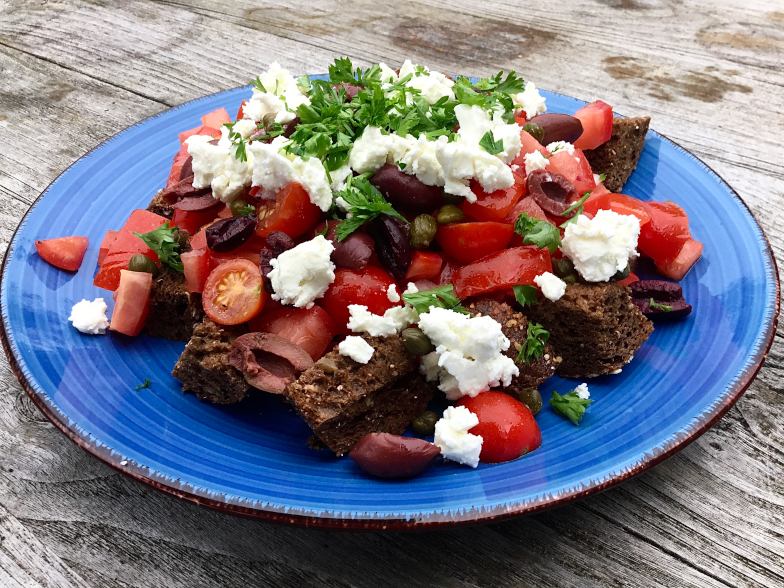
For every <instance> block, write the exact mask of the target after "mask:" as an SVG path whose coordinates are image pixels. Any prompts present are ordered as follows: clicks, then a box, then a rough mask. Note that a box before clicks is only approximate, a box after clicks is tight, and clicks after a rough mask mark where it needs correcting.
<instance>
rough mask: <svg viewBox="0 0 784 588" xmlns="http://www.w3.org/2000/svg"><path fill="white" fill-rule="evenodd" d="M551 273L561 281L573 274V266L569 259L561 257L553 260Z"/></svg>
mask: <svg viewBox="0 0 784 588" xmlns="http://www.w3.org/2000/svg"><path fill="white" fill-rule="evenodd" d="M553 273H554V274H555V275H556V276H558V277H559V278H561V279H563V278H564V277H565V276H569V275H572V274H574V264H573V263H572V260H571V259H568V258H566V257H562V258H561V259H554V260H553Z"/></svg>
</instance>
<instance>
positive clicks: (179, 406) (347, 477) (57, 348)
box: [0, 88, 779, 528]
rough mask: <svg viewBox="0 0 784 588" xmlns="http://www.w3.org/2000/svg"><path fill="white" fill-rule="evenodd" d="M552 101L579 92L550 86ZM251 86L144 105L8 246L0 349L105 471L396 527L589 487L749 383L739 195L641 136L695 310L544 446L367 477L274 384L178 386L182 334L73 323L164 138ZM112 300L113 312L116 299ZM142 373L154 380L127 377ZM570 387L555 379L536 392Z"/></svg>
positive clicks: (771, 279) (751, 285)
mask: <svg viewBox="0 0 784 588" xmlns="http://www.w3.org/2000/svg"><path fill="white" fill-rule="evenodd" d="M544 94H545V95H546V97H547V104H548V107H549V109H550V111H551V112H567V113H573V112H574V111H575V110H577V109H578V108H579V107H581V106H582V105H583V104H584V103H583V102H581V101H578V100H575V99H573V98H568V97H566V96H561V95H557V94H552V93H547V92H545V93H544ZM248 95H249V88H238V89H236V90H230V91H227V92H223V93H220V94H216V95H213V96H207V97H205V98H201V99H199V100H195V101H193V102H189V103H187V104H184V105H182V106H180V107H178V108H175V109H172V110H169V111H167V112H164V113H162V114H160V115H158V116H155V117H152V118H150V119H147V120H145V121H142V122H141V123H139V124H137V125H134V126H133V127H131V128H129V129H126V130H125V131H123V132H121V133H120V134H118V135H117V136H115V137H113V138H112V139H110V140H108V141H107V142H105V143H103V144H102V145H100V146H99V147H97V148H96V149H94V150H93V151H91V152H90V153H88V154H87V155H86V156H84V157H83V158H81V159H80V160H79V161H77V162H76V163H75V164H74V165H72V166H71V167H70V168H68V170H66V171H65V172H64V173H63V174H62V175H61V176H60V177H59V178H57V180H55V181H54V182H53V183H52V185H51V186H49V188H47V190H46V191H45V192H44V193H43V194H42V196H41V197H40V198H39V199H38V200H37V201H36V203H35V204H34V205H33V207H32V208H31V209H30V211H29V212H28V213H27V215H26V216H25V218H24V219H23V221H22V223H21V225H20V227H19V229H18V230H17V231H16V234H15V235H14V238H13V240H12V242H11V245H10V247H9V249H8V252H7V254H6V257H5V261H4V266H3V275H2V288H1V289H0V290H1V291H0V303H1V306H2V326H3V331H4V333H3V334H4V337H3V344H4V347H5V350H6V353H7V354H8V357H9V361H10V362H11V365H12V366H13V368H14V370H15V371H16V373H17V375H18V377H19V379H20V381H21V382H22V385H23V386H24V388H25V389H26V391H27V392H28V394H29V395H30V397H31V398H32V399H33V401H34V402H35V403H36V405H37V406H38V407H39V408H40V409H41V410H42V411H43V412H44V414H46V416H47V417H48V418H49V419H50V420H51V421H52V422H53V423H54V424H55V425H56V426H57V427H58V428H59V429H60V430H62V431H63V432H64V433H65V434H67V435H68V436H69V437H70V438H71V439H72V440H73V441H74V442H76V443H77V444H78V445H79V446H80V447H82V448H83V449H85V450H86V451H88V452H90V453H91V454H93V455H95V456H96V457H98V458H99V459H101V460H102V461H104V462H105V463H107V464H109V465H110V466H112V467H113V468H115V469H117V470H119V471H121V472H123V473H125V474H128V475H130V476H132V477H134V478H136V479H138V480H140V481H143V482H145V483H147V484H150V485H152V486H154V487H156V488H159V489H161V490H163V491H166V492H168V493H170V494H173V495H175V496H179V497H181V498H184V499H186V500H190V501H192V502H196V503H200V504H204V505H207V506H210V507H213V508H218V509H221V510H225V511H230V512H234V513H239V514H244V515H248V516H253V517H257V518H262V519H266V520H273V521H279V522H287V523H294V524H303V525H317V526H323V527H333V528H405V527H411V526H417V527H420V526H435V525H443V524H450V523H461V522H471V521H474V522H475V521H487V520H492V519H498V518H503V517H507V516H511V515H515V514H521V513H528V512H532V511H535V510H540V509H542V508H546V507H549V506H553V505H556V504H562V503H564V502H566V501H569V500H572V499H575V498H578V497H582V496H586V495H588V494H591V493H594V492H597V491H599V490H602V489H605V488H608V487H609V486H611V485H613V484H617V483H618V482H620V481H622V480H625V479H627V478H629V477H631V476H633V475H635V474H638V473H640V472H642V471H643V470H645V469H646V468H648V467H650V466H652V465H654V464H656V463H658V462H659V461H661V460H663V459H665V458H666V457H668V456H670V455H672V454H673V453H674V452H675V451H677V450H679V449H681V448H683V447H684V446H685V445H686V444H688V443H689V442H690V441H692V440H694V439H695V438H696V437H697V436H699V435H700V434H701V433H703V432H704V431H705V430H706V429H707V428H708V427H710V426H711V425H712V424H713V423H714V422H716V421H717V420H718V419H719V418H720V417H721V416H722V415H723V414H724V413H725V412H726V411H727V410H728V409H729V407H730V406H732V404H733V403H734V402H735V401H736V400H737V399H738V398H739V397H740V395H741V394H742V393H743V391H744V390H745V389H746V388H747V387H748V385H749V384H750V382H751V380H752V379H753V378H754V376H755V375H756V373H757V371H758V370H759V368H760V366H761V364H762V361H763V360H764V358H765V355H766V354H767V350H768V348H769V346H770V344H771V341H772V338H773V333H774V331H775V325H776V320H777V317H778V299H779V296H778V292H779V285H778V277H777V276H778V274H777V272H776V266H775V261H774V259H773V256H772V253H771V250H770V247H769V245H768V242H767V240H766V238H765V235H764V234H763V232H762V230H761V229H760V227H759V225H758V224H757V223H756V222H755V220H754V218H753V217H752V215H751V213H750V212H749V210H748V209H747V207H746V206H745V205H744V203H743V202H742V201H741V200H740V198H739V197H738V196H737V194H735V192H733V190H732V189H731V188H730V187H729V186H727V184H726V183H724V182H723V181H722V180H721V179H720V178H719V177H718V176H717V175H716V174H715V173H714V172H712V171H711V170H710V169H709V168H707V167H706V166H705V165H704V164H703V163H702V162H700V161H699V160H698V159H696V158H695V157H694V156H693V155H691V154H689V153H687V152H686V151H684V150H683V149H682V148H680V147H679V146H677V145H675V144H673V143H672V142H671V141H669V140H667V139H665V138H663V137H662V136H660V135H658V134H657V133H655V132H652V131H651V132H649V133H648V137H647V143H646V145H645V150H644V151H643V154H642V157H641V159H640V162H639V165H638V167H637V170H636V171H635V172H634V174H633V175H632V177H631V179H630V181H629V182H628V184H627V185H626V188H625V190H624V191H625V192H626V193H628V194H630V195H632V196H635V197H637V198H641V199H643V200H672V201H674V202H676V203H678V204H679V205H680V206H682V207H683V208H684V209H685V210H686V211H687V213H688V215H689V219H690V220H691V229H692V234H693V235H694V237H695V238H696V239H698V240H699V241H702V242H703V243H704V245H705V252H704V255H703V257H702V259H701V260H700V261H699V262H698V263H697V265H696V266H695V267H694V269H693V270H692V271H691V272H690V273H689V274H688V276H686V278H685V279H684V280H683V282H682V284H683V290H684V293H685V296H686V298H687V300H688V301H689V302H690V303H691V304H692V305H693V306H694V311H693V313H692V314H691V315H690V316H689V317H688V318H687V319H685V320H683V321H680V322H677V323H673V324H658V325H657V326H656V330H655V332H654V333H653V335H652V336H651V337H650V339H649V340H648V342H647V343H645V345H644V346H643V347H642V348H641V349H640V350H639V352H638V353H637V356H636V357H635V359H634V361H632V363H631V364H629V365H628V366H626V367H625V368H624V370H623V372H622V373H621V374H620V375H617V376H608V377H601V378H596V379H593V380H591V381H590V388H591V396H592V398H594V399H595V402H594V403H593V405H591V407H590V408H589V409H588V411H587V413H586V416H585V418H584V419H583V421H582V422H581V423H580V425H579V426H574V425H572V424H571V423H570V422H569V421H567V420H565V419H563V418H561V417H558V416H556V415H555V414H554V413H553V412H552V411H551V410H550V409H549V408H545V409H544V410H543V411H542V412H541V413H540V415H539V416H538V417H537V420H538V422H539V424H540V426H541V429H542V436H543V444H542V447H541V448H540V449H538V450H537V451H535V452H533V453H532V454H531V455H529V456H526V457H524V458H522V459H518V460H516V461H513V462H510V463H505V464H499V465H484V464H482V465H480V466H479V467H478V468H477V469H475V470H472V469H469V468H466V467H462V466H459V465H454V464H451V463H447V462H440V463H438V464H437V465H436V466H435V467H433V468H431V469H430V470H429V471H428V472H427V473H425V474H424V475H423V476H421V477H419V478H417V479H414V480H410V481H404V482H394V481H392V482H390V481H381V480H376V479H371V478H369V477H367V476H365V475H363V474H362V473H361V472H360V471H359V470H358V469H357V468H356V467H355V465H354V463H353V462H352V461H351V460H350V459H348V458H343V459H336V458H334V457H331V456H330V455H328V452H316V451H312V450H310V449H309V448H308V447H307V444H306V439H307V437H308V436H309V434H310V431H309V429H308V427H307V425H306V424H305V423H304V422H303V421H302V420H300V419H299V418H298V417H297V416H296V415H295V414H294V413H293V412H292V410H291V409H290V408H288V407H287V406H286V405H285V404H283V403H282V402H280V401H279V399H278V398H277V397H273V396H271V395H266V394H263V393H259V394H256V395H255V396H254V397H253V398H250V399H247V400H245V401H243V402H241V403H239V404H236V405H231V406H228V407H224V406H215V405H211V404H206V403H203V402H200V401H199V400H197V399H196V397H195V396H193V395H192V394H183V393H182V392H181V391H180V386H179V383H178V382H177V381H176V380H174V379H173V378H172V376H171V373H170V372H171V369H172V367H173V365H174V363H175V361H176V360H177V357H178V356H179V354H180V352H181V351H182V349H183V344H182V343H173V342H169V341H165V340H162V339H154V338H150V337H147V336H140V337H138V338H136V339H130V338H126V337H124V336H121V335H115V334H107V335H105V336H95V337H92V336H87V335H82V334H80V333H79V332H78V331H76V329H74V328H73V327H72V326H71V325H70V323H69V322H68V320H67V318H68V316H69V313H70V310H71V307H72V305H73V304H74V303H76V302H78V301H79V300H81V299H82V298H87V299H89V300H92V299H93V298H95V297H98V296H103V297H104V299H105V300H106V301H107V303H108V304H109V306H110V307H111V306H112V299H111V293H110V292H107V291H104V290H100V289H98V288H95V287H94V286H93V285H92V280H93V276H94V273H95V268H96V259H97V256H98V247H99V244H100V243H101V239H102V238H103V236H104V234H105V232H106V230H107V229H118V228H120V227H121V226H122V225H123V223H124V222H125V220H126V219H127V218H128V216H129V214H130V213H131V211H132V210H134V209H136V208H144V207H146V206H147V204H148V202H149V201H150V199H151V197H152V196H153V195H154V194H155V193H156V192H157V191H158V190H159V189H160V188H161V187H162V186H163V185H164V183H165V181H166V178H167V176H168V174H169V169H170V165H171V159H172V157H173V156H174V154H175V153H176V152H177V150H178V149H179V142H178V138H177V133H178V132H181V131H184V130H186V129H189V128H192V127H194V126H197V125H198V124H199V117H200V116H201V115H202V114H204V113H206V112H209V111H211V110H213V109H216V108H220V107H222V106H223V107H226V109H227V110H228V111H229V112H230V113H232V112H236V111H237V109H238V107H239V105H240V102H241V101H242V100H243V99H244V98H246V97H247V96H248ZM67 235H86V236H88V237H89V238H90V247H89V249H88V251H87V255H86V257H85V259H84V263H83V264H82V267H81V269H80V270H79V271H78V272H76V273H75V274H72V273H68V272H64V271H60V270H58V269H55V268H54V267H52V266H50V265H48V264H47V263H46V262H44V261H43V260H42V259H41V258H40V257H39V256H38V255H37V254H36V251H35V246H34V240H35V239H47V238H52V237H61V236H67ZM110 310H111V308H110ZM144 378H149V379H150V380H151V381H152V385H151V387H150V388H149V389H142V390H140V391H138V392H137V391H136V390H135V386H136V385H137V384H140V383H141V382H142V381H143V380H144ZM574 386H575V382H573V381H566V380H561V379H560V378H557V377H554V378H552V379H550V380H548V382H547V383H546V384H545V385H543V386H542V387H541V391H542V395H543V396H544V397H545V398H547V397H549V396H550V395H551V392H552V390H558V391H559V392H561V393H564V392H567V391H569V390H570V389H572V388H574Z"/></svg>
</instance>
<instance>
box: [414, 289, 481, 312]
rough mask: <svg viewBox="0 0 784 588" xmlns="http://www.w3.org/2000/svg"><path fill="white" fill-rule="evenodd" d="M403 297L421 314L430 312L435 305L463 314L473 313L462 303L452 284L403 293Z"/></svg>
mask: <svg viewBox="0 0 784 588" xmlns="http://www.w3.org/2000/svg"><path fill="white" fill-rule="evenodd" d="M402 298H403V301H404V302H407V303H408V304H410V305H411V306H413V307H414V308H415V309H416V311H417V312H418V313H420V314H424V313H426V312H428V311H429V310H430V309H431V308H433V307H435V308H446V309H447V310H454V311H455V312H459V313H462V314H471V313H470V312H468V311H467V310H466V309H465V308H463V305H462V304H460V299H459V298H458V297H457V296H455V294H454V292H453V287H452V284H447V285H446V286H439V287H438V288H433V289H432V290H422V291H421V292H412V293H409V294H403V296H402Z"/></svg>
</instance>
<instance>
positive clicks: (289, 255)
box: [269, 235, 335, 308]
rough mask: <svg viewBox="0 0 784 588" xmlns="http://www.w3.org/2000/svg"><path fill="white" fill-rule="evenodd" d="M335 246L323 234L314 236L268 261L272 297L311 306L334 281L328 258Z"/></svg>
mask: <svg viewBox="0 0 784 588" xmlns="http://www.w3.org/2000/svg"><path fill="white" fill-rule="evenodd" d="M334 249H335V248H334V247H333V245H332V243H331V242H330V241H327V240H326V239H325V238H324V237H323V235H317V236H316V237H315V238H314V239H311V240H310V241H305V242H304V243H300V244H299V245H297V246H296V247H294V248H293V249H289V250H288V251H284V252H283V253H281V254H280V255H278V257H277V258H276V259H273V260H272V261H270V265H271V266H272V271H270V273H269V279H270V280H271V281H272V289H273V290H274V293H273V294H272V298H273V300H279V301H280V302H282V303H283V304H292V305H294V306H296V307H297V308H302V307H303V306H304V307H305V308H311V307H312V306H313V301H314V300H315V299H316V298H320V297H321V296H323V295H324V292H326V291H327V288H329V285H330V284H331V283H332V282H334V281H335V264H334V263H332V261H330V258H329V257H330V255H331V253H332V251H333V250H334Z"/></svg>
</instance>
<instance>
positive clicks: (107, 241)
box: [98, 231, 120, 265]
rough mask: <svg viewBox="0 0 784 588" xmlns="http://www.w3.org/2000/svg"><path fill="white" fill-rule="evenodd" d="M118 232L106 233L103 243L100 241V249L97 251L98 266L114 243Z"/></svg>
mask: <svg viewBox="0 0 784 588" xmlns="http://www.w3.org/2000/svg"><path fill="white" fill-rule="evenodd" d="M119 232H120V231H106V235H104V237H103V241H101V247H100V249H98V265H101V264H102V263H103V260H104V258H105V257H106V254H107V253H109V247H111V246H112V243H114V240H115V239H116V238H117V234H118V233H119Z"/></svg>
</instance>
